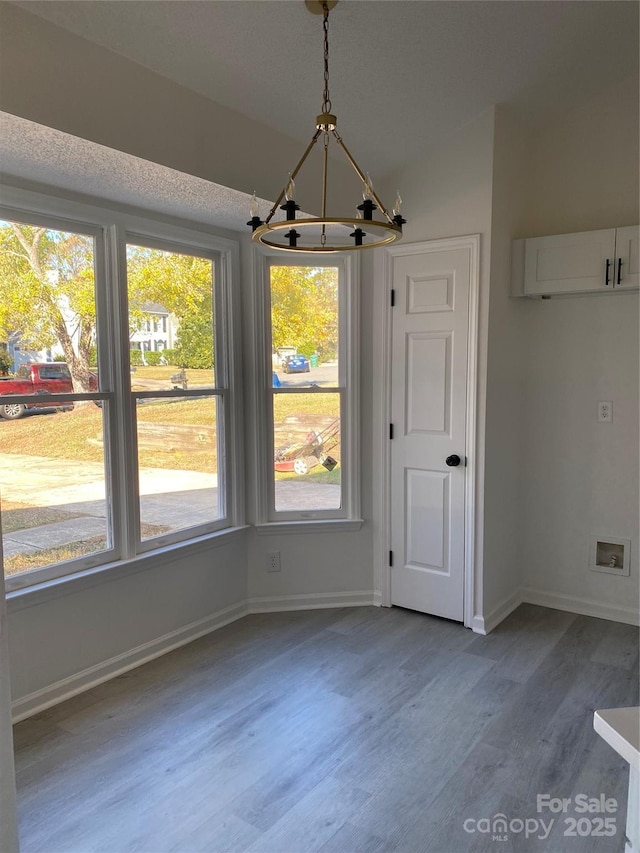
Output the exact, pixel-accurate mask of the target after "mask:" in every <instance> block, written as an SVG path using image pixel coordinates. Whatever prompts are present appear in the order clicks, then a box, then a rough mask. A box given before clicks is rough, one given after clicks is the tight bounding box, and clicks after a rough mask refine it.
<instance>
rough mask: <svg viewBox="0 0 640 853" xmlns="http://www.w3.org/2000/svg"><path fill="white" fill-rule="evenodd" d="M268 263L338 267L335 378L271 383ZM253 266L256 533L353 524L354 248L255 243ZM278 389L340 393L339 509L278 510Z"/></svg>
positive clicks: (356, 408) (356, 488)
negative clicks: (295, 249)
mask: <svg viewBox="0 0 640 853" xmlns="http://www.w3.org/2000/svg"><path fill="white" fill-rule="evenodd" d="M272 266H301V267H337V268H338V276H339V278H338V338H339V343H338V353H339V360H338V384H337V385H336V386H333V387H322V388H319V389H318V390H317V391H315V390H314V389H313V388H312V387H310V386H301V387H300V388H290V389H283V388H273V381H272V352H273V348H272V337H271V281H270V270H271V267H272ZM254 269H255V272H256V275H255V278H256V285H257V286H256V288H255V294H256V297H255V304H254V328H255V330H256V340H257V347H256V350H255V357H256V359H257V363H256V365H255V367H256V370H255V376H256V383H255V386H256V387H255V398H254V405H255V409H256V413H257V424H258V428H257V429H256V430H255V451H254V452H255V459H256V460H257V476H256V504H255V505H256V516H257V518H256V530H257V532H258V533H280V532H296V533H301V532H311V531H314V530H325V531H329V530H343V531H346V530H357V529H359V528H360V526H361V525H362V523H363V521H362V518H361V517H360V445H359V441H358V437H359V427H360V388H359V375H360V363H359V355H360V310H359V308H360V304H359V297H360V263H359V257H358V256H357V255H355V256H354V254H353V253H335V254H327V255H326V256H322V257H318V255H317V254H311V253H309V254H297V253H296V254H295V255H293V256H292V255H285V254H282V253H274V252H273V251H268V250H263V249H260V248H259V247H254ZM276 393H284V394H313V393H318V394H323V393H332V394H333V393H335V394H338V395H339V397H340V417H341V422H340V440H341V463H340V467H341V484H340V485H341V497H342V500H341V506H340V508H339V509H325V510H322V509H318V510H300V511H292V510H288V511H285V510H276V509H275V472H274V466H273V458H274V430H273V401H274V398H275V394H276Z"/></svg>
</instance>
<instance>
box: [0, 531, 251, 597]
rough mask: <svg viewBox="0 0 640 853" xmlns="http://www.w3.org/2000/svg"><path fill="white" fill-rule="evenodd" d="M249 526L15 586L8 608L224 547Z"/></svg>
mask: <svg viewBox="0 0 640 853" xmlns="http://www.w3.org/2000/svg"><path fill="white" fill-rule="evenodd" d="M248 529H249V528H248V525H242V526H240V527H229V528H226V529H225V530H217V531H216V532H215V533H209V534H207V535H206V536H199V537H198V538H197V539H191V540H189V541H188V542H177V543H175V544H173V545H166V546H165V547H163V548H157V549H156V550H155V551H147V552H146V553H143V554H137V555H136V556H135V557H132V558H131V559H130V560H118V561H117V562H113V563H104V564H103V565H101V566H95V567H93V568H91V569H84V570H82V571H79V572H74V573H73V574H69V575H63V576H62V577H59V578H52V579H51V580H48V581H44V582H42V583H34V584H33V585H32V586H25V587H21V588H20V589H15V590H13V591H11V592H7V611H8V612H9V613H13V612H16V611H18V610H24V609H25V608H27V607H34V606H36V605H39V604H44V603H45V602H47V601H51V600H53V599H55V598H61V597H63V596H65V595H75V594H76V593H77V592H80V591H82V590H84V589H87V588H89V587H92V586H97V585H98V584H103V583H109V582H111V581H115V580H119V579H121V578H124V577H128V576H129V575H134V574H136V573H137V572H142V571H146V570H147V569H151V568H156V567H157V566H160V565H163V564H166V563H170V562H172V561H173V560H176V559H178V558H184V557H191V556H195V555H196V554H198V553H201V552H202V551H210V550H211V549H213V548H222V547H224V546H225V545H228V544H230V543H231V542H233V541H235V540H236V539H239V538H241V536H242V535H244V531H246V530H248Z"/></svg>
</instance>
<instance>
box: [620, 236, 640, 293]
mask: <svg viewBox="0 0 640 853" xmlns="http://www.w3.org/2000/svg"><path fill="white" fill-rule="evenodd" d="M639 234H640V229H639V228H638V226H637V225H632V226H630V227H629V228H617V229H616V265H615V271H614V285H615V287H616V288H618V287H619V288H620V289H621V290H623V289H625V288H626V289H627V290H631V289H632V288H638V287H640V259H639V255H640V245H639V244H640V240H639V237H638V235H639Z"/></svg>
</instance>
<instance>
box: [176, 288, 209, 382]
mask: <svg viewBox="0 0 640 853" xmlns="http://www.w3.org/2000/svg"><path fill="white" fill-rule="evenodd" d="M211 303H212V297H211V295H209V296H208V297H206V298H205V299H203V301H202V303H201V308H200V311H198V312H197V313H194V314H189V315H187V316H186V317H183V319H182V320H181V321H180V328H179V330H178V340H177V342H176V350H175V351H176V360H177V363H178V365H179V366H180V367H190V368H192V369H201V370H211V368H212V367H213V335H212V334H211V329H212V325H211V324H212V319H213V311H212V308H211Z"/></svg>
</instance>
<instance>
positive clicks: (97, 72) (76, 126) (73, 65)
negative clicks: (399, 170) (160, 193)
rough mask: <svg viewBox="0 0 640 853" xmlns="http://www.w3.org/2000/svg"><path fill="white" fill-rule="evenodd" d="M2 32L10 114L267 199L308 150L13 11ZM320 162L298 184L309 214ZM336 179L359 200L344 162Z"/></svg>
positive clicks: (3, 94) (1, 61) (3, 105)
mask: <svg viewBox="0 0 640 853" xmlns="http://www.w3.org/2000/svg"><path fill="white" fill-rule="evenodd" d="M0 23H1V26H0V80H1V81H2V85H1V86H0V109H1V110H4V111H5V112H8V113H12V114H14V115H18V116H22V117H23V118H26V119H29V120H31V121H34V122H38V123H39V124H43V125H46V126H47V127H53V128H56V129H58V130H62V131H64V132H66V133H70V134H72V135H74V136H79V137H81V138H82V139H89V140H91V141H93V142H99V143H100V144H102V145H106V146H108V147H109V148H115V149H116V150H118V151H125V152H127V153H128V154H133V155H135V156H137V157H142V158H144V159H145V160H150V161H151V162H153V163H160V164H162V165H164V166H169V167H171V168H172V169H177V170H178V171H180V172H185V173H187V174H190V175H196V176H198V177H200V178H205V179H206V180H209V181H214V182H215V183H218V184H220V185H222V186H225V187H231V188H233V189H236V190H241V191H243V192H246V193H249V194H251V193H253V191H254V190H255V191H256V192H257V194H258V196H259V197H261V198H265V199H270V198H273V199H275V198H276V196H277V194H278V192H279V191H280V189H281V188H282V186H284V183H285V181H286V177H287V174H288V173H289V172H290V171H291V169H292V168H293V166H294V165H295V163H297V161H298V159H299V158H300V156H301V155H302V152H303V151H304V149H305V147H306V144H307V143H306V142H303V143H301V142H298V141H295V140H292V139H291V138H290V137H288V136H285V135H284V134H282V133H278V132H276V131H274V130H272V129H270V128H267V127H265V126H264V125H262V124H260V123H259V122H256V121H252V120H251V119H248V118H245V117H244V116H242V115H241V114H240V113H237V112H235V111H233V110H229V109H227V108H226V107H223V106H221V105H220V104H216V103H214V102H213V101H210V100H209V99H208V98H205V97H203V96H201V95H198V94H196V93H195V92H192V91H191V90H189V89H187V88H185V87H184V86H180V85H179V84H177V83H174V82H172V81H171V80H168V79H167V78H165V77H162V76H161V75H159V74H156V73H154V72H153V71H149V70H147V69H146V68H143V67H142V66H141V65H138V64H137V63H135V62H131V61H130V60H128V59H125V58H124V57H122V56H119V55H118V54H116V53H113V52H111V51H109V50H107V49H106V48H103V47H100V46H99V45H96V44H92V43H91V42H89V41H87V40H86V39H83V38H80V37H79V36H76V35H74V34H72V33H70V32H68V31H66V30H63V29H61V28H60V27H56V26H54V25H53V24H51V23H49V22H48V21H45V20H43V19H42V18H38V17H37V16H36V15H32V14H30V13H28V12H25V11H24V10H23V9H20V8H18V7H16V6H13V5H11V4H10V3H2V4H0ZM314 118H315V113H310V116H309V139H310V138H311V134H312V133H313V131H314V127H313V119H314ZM317 155H318V156H317V157H315V158H313V157H312V158H310V160H309V162H308V165H305V168H304V169H303V171H302V172H301V173H300V176H299V179H297V180H296V192H297V195H296V198H297V200H298V202H299V203H300V204H301V205H302V208H303V210H304V209H306V208H308V206H311V205H312V206H314V207H315V205H316V204H317V197H318V187H319V186H320V175H321V156H320V151H319V150H318V152H317ZM331 170H332V174H336V175H337V176H338V180H336V182H335V183H332V185H331V190H332V192H335V193H336V194H340V197H342V198H345V199H348V198H349V199H351V200H352V199H353V198H358V197H359V194H358V193H357V190H358V179H357V177H356V176H355V174H354V172H353V170H352V169H351V167H350V166H349V165H348V164H347V163H345V162H344V161H343V160H339V161H338V162H337V163H332V165H331ZM335 197H336V198H337V195H336V196H335ZM333 201H334V196H330V197H329V205H331V204H332V203H333Z"/></svg>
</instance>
